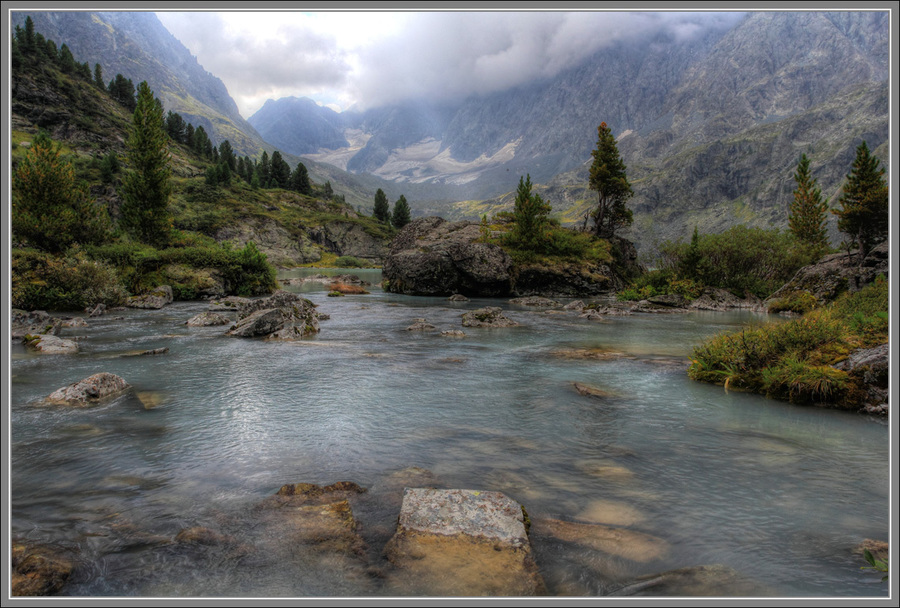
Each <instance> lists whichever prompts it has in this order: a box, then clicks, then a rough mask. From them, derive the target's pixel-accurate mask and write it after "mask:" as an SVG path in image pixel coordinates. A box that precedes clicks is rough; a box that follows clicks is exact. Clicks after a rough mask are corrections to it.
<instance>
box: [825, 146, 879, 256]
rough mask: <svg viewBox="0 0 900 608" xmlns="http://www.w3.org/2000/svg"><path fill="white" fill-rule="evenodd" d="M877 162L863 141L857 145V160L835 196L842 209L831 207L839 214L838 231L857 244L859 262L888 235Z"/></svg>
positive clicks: (833, 211)
mask: <svg viewBox="0 0 900 608" xmlns="http://www.w3.org/2000/svg"><path fill="white" fill-rule="evenodd" d="M880 164H881V163H880V161H879V160H878V158H877V157H875V156H872V155H871V154H870V153H869V147H868V146H867V145H866V142H862V143H861V144H860V145H859V146H858V147H857V148H856V160H854V161H853V167H852V169H851V171H850V173H849V174H848V175H847V181H846V182H845V183H844V187H843V188H842V194H841V198H840V199H838V203H839V204H840V205H841V208H840V209H832V213H834V214H835V215H836V216H838V230H840V231H841V232H843V233H844V234H846V235H848V236H849V237H850V238H851V239H853V240H854V241H855V242H856V244H857V246H858V247H859V261H860V263H862V260H863V259H864V258H865V257H866V255H868V253H869V251H871V249H872V247H874V246H875V245H877V244H878V243H880V242H882V241H884V240H885V239H887V236H888V185H887V182H886V181H885V179H884V167H880V166H879V165H880Z"/></svg>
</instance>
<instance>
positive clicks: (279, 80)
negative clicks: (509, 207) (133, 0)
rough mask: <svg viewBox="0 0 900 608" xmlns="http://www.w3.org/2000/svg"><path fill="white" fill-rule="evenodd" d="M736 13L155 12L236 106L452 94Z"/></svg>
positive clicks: (676, 35) (696, 30)
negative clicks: (284, 99) (307, 99)
mask: <svg viewBox="0 0 900 608" xmlns="http://www.w3.org/2000/svg"><path fill="white" fill-rule="evenodd" d="M741 16H742V15H741V14H740V13H721V12H716V13H683V12H673V13H650V12H635V13H620V12H587V13H585V12H580V13H575V12H426V13H393V12H373V13H341V12H331V13H271V12H270V13H168V14H166V13H163V14H160V19H161V20H162V21H163V23H164V24H165V25H166V27H168V28H169V29H170V31H172V33H173V34H174V35H175V36H176V37H177V38H179V39H180V40H181V41H182V42H183V43H184V44H185V46H187V47H188V48H189V49H191V51H192V52H193V53H194V54H195V55H197V57H198V59H199V61H200V63H201V64H202V65H203V66H204V67H205V68H206V69H207V70H209V71H210V72H212V73H213V74H215V75H216V76H218V77H220V78H221V79H222V80H223V81H224V82H225V84H226V86H227V87H228V90H229V92H230V93H231V95H232V96H233V97H234V98H235V101H236V102H237V103H238V107H239V108H240V109H241V111H242V113H244V115H245V116H246V115H248V114H252V113H253V112H254V111H256V109H258V108H259V107H260V106H262V104H263V103H264V102H265V100H266V99H268V98H278V97H284V96H291V95H294V96H308V97H312V98H314V99H316V100H317V101H319V102H321V103H327V104H337V105H340V106H342V107H345V108H346V107H348V106H349V105H350V104H353V103H356V104H358V105H359V106H360V107H376V106H378V105H383V104H388V103H396V102H401V101H406V100H419V99H424V100H428V101H432V102H435V101H441V100H460V99H463V98H465V97H467V96H470V95H482V94H488V93H493V92H498V91H502V90H505V89H508V88H510V87H514V86H517V85H521V84H525V83H527V82H529V81H533V80H536V79H541V78H547V77H552V76H554V75H556V74H558V73H559V72H561V71H562V70H565V69H567V68H570V67H574V66H575V65H577V64H578V63H579V62H581V61H583V60H584V59H586V58H587V57H589V56H590V55H591V54H593V53H595V52H596V51H598V50H599V49H601V48H603V47H605V46H608V45H612V44H615V43H617V42H620V41H627V40H635V39H641V38H648V39H649V38H652V37H658V36H659V35H661V34H665V35H667V36H668V37H669V39H671V40H673V41H684V40H686V39H688V38H691V37H692V36H696V35H698V34H701V33H702V32H705V31H708V30H709V29H711V28H713V29H724V28H727V27H731V26H732V25H734V23H735V22H736V21H737V19H739V18H740V17H741Z"/></svg>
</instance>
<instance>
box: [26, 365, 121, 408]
mask: <svg viewBox="0 0 900 608" xmlns="http://www.w3.org/2000/svg"><path fill="white" fill-rule="evenodd" d="M129 388H131V385H130V384H128V383H127V382H125V380H124V379H122V378H120V377H119V376H116V375H115V374H109V373H106V372H102V373H99V374H94V375H93V376H89V377H87V378H85V379H84V380H79V381H78V382H74V383H72V384H70V385H69V386H64V387H62V388H60V389H57V390H55V391H53V392H52V393H50V395H48V396H47V397H46V398H45V399H44V401H43V403H45V404H50V405H69V406H72V407H88V406H91V405H96V404H97V403H99V402H100V401H102V400H103V399H107V398H110V397H115V396H117V395H120V394H121V393H123V392H124V391H126V390H128V389H129Z"/></svg>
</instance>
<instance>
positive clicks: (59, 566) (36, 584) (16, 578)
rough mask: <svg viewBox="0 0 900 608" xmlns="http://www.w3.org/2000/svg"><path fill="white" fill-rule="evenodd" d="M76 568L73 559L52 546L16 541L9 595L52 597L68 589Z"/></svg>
mask: <svg viewBox="0 0 900 608" xmlns="http://www.w3.org/2000/svg"><path fill="white" fill-rule="evenodd" d="M73 568H74V564H73V562H72V560H71V559H69V558H67V557H65V556H63V555H62V554H61V553H59V552H58V551H55V550H53V549H51V548H49V547H44V546H39V545H28V544H26V543H23V542H13V544H12V577H11V581H10V583H11V585H10V594H11V595H16V596H41V595H53V594H55V593H57V592H58V591H59V590H60V589H62V588H63V587H64V586H65V584H66V582H67V581H68V580H69V577H70V576H71V575H72V570H73Z"/></svg>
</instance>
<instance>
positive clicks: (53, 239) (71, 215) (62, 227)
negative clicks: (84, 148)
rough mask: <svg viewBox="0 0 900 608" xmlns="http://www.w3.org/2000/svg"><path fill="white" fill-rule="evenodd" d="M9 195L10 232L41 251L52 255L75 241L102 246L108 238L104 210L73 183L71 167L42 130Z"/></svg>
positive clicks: (81, 187) (20, 166) (81, 185)
mask: <svg viewBox="0 0 900 608" xmlns="http://www.w3.org/2000/svg"><path fill="white" fill-rule="evenodd" d="M13 193H14V196H13V199H12V231H13V234H14V235H15V236H16V238H23V239H25V240H27V241H28V242H29V243H30V244H31V245H33V246H35V247H37V248H39V249H43V250H45V251H49V252H52V253H56V252H60V251H64V250H65V249H67V248H68V247H69V246H70V245H72V244H73V243H84V244H93V243H100V242H102V241H103V240H104V239H105V238H106V235H107V234H108V231H109V227H110V223H109V215H108V214H107V212H106V209H104V208H103V207H101V206H100V205H98V204H97V203H96V202H95V201H94V199H93V198H91V196H90V194H89V192H88V188H87V185H86V184H84V183H77V182H76V180H75V170H74V169H73V168H72V164H71V163H70V162H69V161H68V160H65V159H63V158H61V157H60V150H59V146H54V145H53V142H52V141H51V140H50V137H49V136H48V135H47V134H46V133H44V132H40V133H39V134H38V135H37V136H35V138H34V140H33V141H32V142H31V147H30V148H29V149H28V150H27V151H26V153H25V157H24V158H23V159H22V161H21V162H20V163H19V165H18V167H17V168H16V173H15V179H14V181H13Z"/></svg>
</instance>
